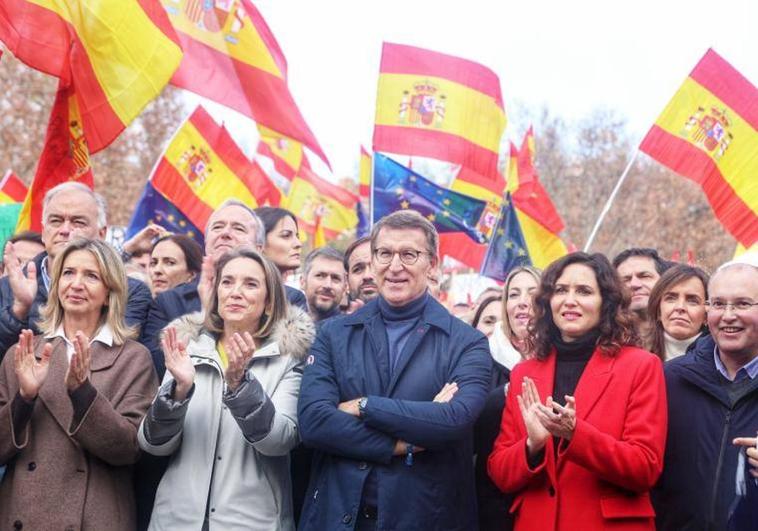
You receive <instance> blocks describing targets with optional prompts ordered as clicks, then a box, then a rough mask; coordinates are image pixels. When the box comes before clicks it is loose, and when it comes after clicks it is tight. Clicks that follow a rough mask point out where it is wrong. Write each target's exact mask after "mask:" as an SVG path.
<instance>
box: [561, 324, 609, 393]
mask: <svg viewBox="0 0 758 531" xmlns="http://www.w3.org/2000/svg"><path fill="white" fill-rule="evenodd" d="M599 336H600V333H599V332H598V331H597V330H593V331H591V332H588V333H586V334H584V335H583V336H581V337H578V338H576V339H575V340H574V341H571V342H567V341H564V340H563V339H562V338H561V336H560V334H556V335H555V336H554V337H553V345H555V350H556V352H557V354H558V356H557V357H556V360H555V382H554V383H553V400H555V401H556V402H558V403H559V404H561V405H562V406H565V405H566V399H565V398H564V396H565V395H570V396H573V395H574V391H576V385H577V384H578V383H579V378H581V376H582V373H583V372H584V369H585V367H587V363H588V362H589V361H590V358H591V357H592V353H593V352H594V351H595V345H596V343H597V338H598V337H599Z"/></svg>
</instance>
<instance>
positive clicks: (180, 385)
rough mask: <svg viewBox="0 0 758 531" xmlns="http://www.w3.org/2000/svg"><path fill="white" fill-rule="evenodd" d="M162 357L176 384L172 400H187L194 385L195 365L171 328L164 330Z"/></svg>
mask: <svg viewBox="0 0 758 531" xmlns="http://www.w3.org/2000/svg"><path fill="white" fill-rule="evenodd" d="M161 345H162V346H163V356H164V358H165V361H166V370H167V371H168V372H169V373H171V376H173V377H174V381H175V382H176V388H175V389H174V400H177V401H180V402H181V401H182V400H184V399H185V398H187V395H188V394H189V391H190V389H192V384H194V383H195V365H194V364H193V363H192V360H191V359H190V357H189V354H187V349H186V347H185V346H184V343H182V342H181V341H179V340H178V339H177V337H176V329H175V328H174V327H172V326H170V327H168V328H166V331H165V333H164V334H163V338H162V339H161Z"/></svg>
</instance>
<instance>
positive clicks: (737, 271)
mask: <svg viewBox="0 0 758 531" xmlns="http://www.w3.org/2000/svg"><path fill="white" fill-rule="evenodd" d="M708 297H709V298H710V300H711V303H713V302H716V301H721V302H729V303H735V302H739V301H745V302H758V269H757V268H755V267H752V266H749V265H735V266H731V267H728V268H727V269H724V270H720V271H717V272H716V273H715V274H714V275H713V277H711V282H710V284H709V285H708ZM708 328H709V329H710V331H711V335H712V336H713V338H714V339H715V340H716V344H717V345H718V347H719V351H720V352H721V354H722V355H725V356H729V357H731V358H733V359H735V360H739V361H740V362H745V363H746V362H748V361H750V360H751V359H753V358H754V357H755V356H757V355H758V306H751V307H750V309H749V310H744V311H739V312H735V310H734V308H733V307H732V306H729V307H728V308H726V309H724V310H722V311H715V310H714V309H713V308H710V309H709V310H708Z"/></svg>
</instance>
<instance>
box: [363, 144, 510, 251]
mask: <svg viewBox="0 0 758 531" xmlns="http://www.w3.org/2000/svg"><path fill="white" fill-rule="evenodd" d="M372 184H373V193H372V196H373V198H374V204H373V212H372V219H373V223H376V222H377V221H379V219H381V218H382V217H384V216H386V215H388V214H391V213H392V212H395V211H397V210H403V209H413V210H416V211H418V212H419V213H421V214H422V215H423V216H426V217H427V218H428V219H429V221H431V222H432V223H433V224H434V226H435V227H436V228H437V231H438V232H439V233H440V236H442V235H444V234H447V233H459V234H464V235H466V236H467V237H468V238H470V239H471V240H473V241H475V242H477V243H480V244H481V243H485V242H486V241H488V239H489V236H490V234H491V232H492V229H493V227H494V224H495V218H496V216H497V208H496V207H492V205H490V204H488V203H487V202H486V201H480V200H478V199H475V198H473V197H469V196H467V195H464V194H461V193H458V192H455V191H453V190H448V189H446V188H443V187H441V186H437V185H436V184H434V183H433V182H432V181H430V180H429V179H426V178H424V177H423V176H421V175H419V174H418V173H416V172H414V171H412V170H410V169H408V168H406V167H405V166H402V165H400V164H398V163H397V162H395V161H393V160H392V159H390V158H388V157H386V156H384V155H382V154H381V153H374V178H373V183H372Z"/></svg>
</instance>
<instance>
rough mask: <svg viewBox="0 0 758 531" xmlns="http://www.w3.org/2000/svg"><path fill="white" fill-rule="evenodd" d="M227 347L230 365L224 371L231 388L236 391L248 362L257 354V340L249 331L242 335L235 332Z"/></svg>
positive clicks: (228, 385)
mask: <svg viewBox="0 0 758 531" xmlns="http://www.w3.org/2000/svg"><path fill="white" fill-rule="evenodd" d="M225 347H226V354H227V356H229V365H227V367H226V371H224V379H225V380H226V385H227V387H229V390H230V391H232V392H234V391H236V390H237V388H238V387H239V385H240V383H241V382H242V377H243V376H244V375H245V368H246V367H247V364H248V362H249V361H250V359H251V358H252V357H253V354H255V341H253V336H251V335H250V333H249V332H245V333H244V334H241V335H240V334H238V333H236V332H235V333H234V334H233V335H232V337H231V339H230V340H229V341H227V343H226V345H225Z"/></svg>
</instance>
